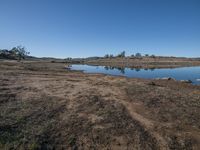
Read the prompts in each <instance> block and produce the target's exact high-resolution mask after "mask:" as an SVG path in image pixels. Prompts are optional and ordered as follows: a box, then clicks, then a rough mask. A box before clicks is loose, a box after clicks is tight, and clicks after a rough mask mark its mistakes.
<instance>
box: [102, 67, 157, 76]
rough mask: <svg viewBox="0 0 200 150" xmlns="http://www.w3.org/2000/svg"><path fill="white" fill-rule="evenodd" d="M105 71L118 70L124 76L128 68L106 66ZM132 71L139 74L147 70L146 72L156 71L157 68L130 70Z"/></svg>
mask: <svg viewBox="0 0 200 150" xmlns="http://www.w3.org/2000/svg"><path fill="white" fill-rule="evenodd" d="M104 69H105V70H107V71H109V70H114V69H117V70H119V71H120V72H121V73H122V74H125V73H126V67H113V66H104ZM129 69H130V70H133V71H136V72H139V71H141V70H145V71H148V70H150V71H154V70H155V68H144V69H141V68H129Z"/></svg>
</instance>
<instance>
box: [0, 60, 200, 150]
mask: <svg viewBox="0 0 200 150" xmlns="http://www.w3.org/2000/svg"><path fill="white" fill-rule="evenodd" d="M199 114H200V87H198V86H192V85H190V84H184V83H179V82H175V81H166V80H162V81H161V80H155V81H153V80H142V79H127V78H124V77H113V76H106V75H95V74H93V75H91V74H84V73H81V72H74V71H67V70H65V69H64V65H63V64H58V63H42V62H32V63H31V62H24V63H18V62H0V149H4V148H7V149H12V148H14V149H71V148H72V149H142V150H143V149H153V150H154V149H199V148H200V115H199Z"/></svg>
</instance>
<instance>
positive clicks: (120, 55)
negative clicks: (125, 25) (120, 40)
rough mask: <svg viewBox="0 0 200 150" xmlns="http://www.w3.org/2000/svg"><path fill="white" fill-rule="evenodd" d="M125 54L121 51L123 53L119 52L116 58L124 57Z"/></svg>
mask: <svg viewBox="0 0 200 150" xmlns="http://www.w3.org/2000/svg"><path fill="white" fill-rule="evenodd" d="M125 54H126V52H125V51H123V52H121V53H120V54H118V55H117V57H125Z"/></svg>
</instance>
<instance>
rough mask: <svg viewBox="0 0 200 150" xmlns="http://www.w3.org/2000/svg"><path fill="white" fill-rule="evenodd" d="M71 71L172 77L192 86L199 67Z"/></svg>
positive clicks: (80, 67)
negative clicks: (190, 82)
mask: <svg viewBox="0 0 200 150" xmlns="http://www.w3.org/2000/svg"><path fill="white" fill-rule="evenodd" d="M71 69H72V70H83V71H84V72H86V73H104V74H110V75H120V76H126V77H135V78H147V79H151V78H163V77H172V78H175V79H177V80H191V81H192V82H193V83H194V84H200V67H183V68H173V69H136V68H135V69H130V68H113V67H105V66H89V65H72V67H71ZM198 79H199V80H198Z"/></svg>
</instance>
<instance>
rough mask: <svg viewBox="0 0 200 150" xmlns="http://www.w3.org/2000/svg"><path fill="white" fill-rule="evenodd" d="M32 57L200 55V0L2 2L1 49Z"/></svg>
mask: <svg viewBox="0 0 200 150" xmlns="http://www.w3.org/2000/svg"><path fill="white" fill-rule="evenodd" d="M16 45H24V46H25V47H26V48H27V49H28V50H29V51H30V52H31V55H34V56H40V57H42V56H52V57H62V58H65V57H87V56H103V55H104V54H106V53H112V54H117V53H119V52H120V51H123V50H125V51H126V52H127V54H132V53H136V52H141V53H143V54H145V53H148V54H156V55H170V56H171V55H173V56H188V57H199V56H200V0H0V48H11V47H13V46H16Z"/></svg>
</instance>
